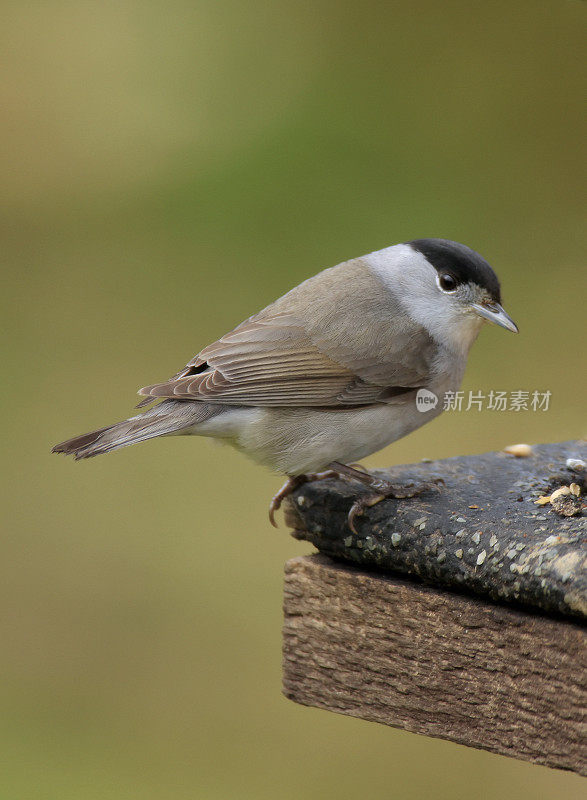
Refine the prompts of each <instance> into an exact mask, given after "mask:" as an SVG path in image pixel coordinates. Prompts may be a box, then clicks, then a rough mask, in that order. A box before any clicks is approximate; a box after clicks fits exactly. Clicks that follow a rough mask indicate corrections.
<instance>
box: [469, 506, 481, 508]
mask: <svg viewBox="0 0 587 800" xmlns="http://www.w3.org/2000/svg"><path fill="white" fill-rule="evenodd" d="M469 508H479V506H469Z"/></svg>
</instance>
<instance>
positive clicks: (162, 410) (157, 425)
mask: <svg viewBox="0 0 587 800" xmlns="http://www.w3.org/2000/svg"><path fill="white" fill-rule="evenodd" d="M219 411H220V407H219V406H212V405H207V404H206V403H199V402H196V401H182V400H163V402H161V403H159V404H158V405H156V406H154V407H153V408H150V409H149V410H148V411H145V412H144V413H143V414H138V415H137V416H136V417H131V418H130V419H125V420H123V421H122V422H117V423H116V424H115V425H109V426H108V427H106V428H100V429H99V430H97V431H91V433H84V434H83V435H82V436H76V437H74V438H73V439H67V441H65V442H61V444H56V445H55V447H54V448H53V449H52V451H51V452H52V453H65V454H66V455H72V456H74V458H75V459H76V461H77V460H79V459H80V458H91V457H92V456H98V455H101V454H102V453H109V452H110V451H111V450H118V448H119V447H126V446H127V445H129V444H136V443H137V442H144V441H145V440H146V439H153V438H154V437H155V436H166V435H168V434H171V433H181V432H182V431H185V430H186V429H187V428H191V427H192V426H193V425H197V424H198V423H200V422H204V421H205V420H207V419H210V417H213V416H215V414H217V413H218V412H219Z"/></svg>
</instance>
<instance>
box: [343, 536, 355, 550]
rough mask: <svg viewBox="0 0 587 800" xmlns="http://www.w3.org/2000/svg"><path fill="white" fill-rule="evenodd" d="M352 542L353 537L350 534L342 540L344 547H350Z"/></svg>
mask: <svg viewBox="0 0 587 800" xmlns="http://www.w3.org/2000/svg"><path fill="white" fill-rule="evenodd" d="M352 543H353V537H352V536H347V537H346V539H345V540H344V546H345V547H350V546H351V545H352Z"/></svg>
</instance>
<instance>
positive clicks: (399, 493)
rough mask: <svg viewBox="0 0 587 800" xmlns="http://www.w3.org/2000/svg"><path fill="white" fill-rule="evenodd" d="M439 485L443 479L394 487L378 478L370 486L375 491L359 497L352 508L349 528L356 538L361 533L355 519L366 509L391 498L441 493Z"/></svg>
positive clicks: (399, 498)
mask: <svg viewBox="0 0 587 800" xmlns="http://www.w3.org/2000/svg"><path fill="white" fill-rule="evenodd" d="M439 483H441V484H444V481H443V480H442V478H438V479H437V480H434V481H432V482H431V483H418V484H407V485H406V486H394V484H392V483H390V482H389V481H386V480H383V479H378V478H377V479H375V480H374V481H373V482H372V483H371V484H370V488H371V489H373V490H374V491H373V492H371V493H369V494H365V495H363V496H362V497H359V498H358V499H357V500H355V502H354V503H353V505H352V506H351V509H350V511H349V514H348V518H347V519H348V526H349V528H350V529H351V531H352V532H353V533H354V534H355V536H358V535H359V533H358V531H357V529H356V527H355V519H356V517H360V516H361V515H362V514H363V512H364V511H365V509H366V508H372V506H375V505H377V503H380V502H381V501H382V500H386V499H387V498H389V497H392V498H394V499H395V500H405V499H407V498H409V497H417V496H418V495H420V494H424V492H428V491H431V490H432V491H436V492H439V491H440V489H439V487H438V484H439Z"/></svg>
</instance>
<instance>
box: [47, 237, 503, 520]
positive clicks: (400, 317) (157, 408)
mask: <svg viewBox="0 0 587 800" xmlns="http://www.w3.org/2000/svg"><path fill="white" fill-rule="evenodd" d="M500 303H501V296H500V286H499V281H498V279H497V276H496V275H495V273H494V271H493V270H492V268H491V267H490V266H489V264H488V263H487V262H486V261H485V260H484V259H483V258H482V257H481V256H480V255H479V254H478V253H476V252H475V251H474V250H471V249H470V248H469V247H466V246H465V245H463V244H459V243H457V242H452V241H449V240H447V239H416V240H414V241H411V242H407V243H404V244H397V245H394V246H393V247H387V248H385V249H383V250H378V251H376V252H374V253H370V254H369V255H366V256H362V257H361V258H355V259H353V260H351V261H345V262H344V263H342V264H339V265H338V266H336V267H332V268H330V269H326V270H324V271H323V272H320V273H318V274H317V275H315V276H314V277H312V278H309V279H308V280H306V281H304V282H303V283H301V284H300V285H299V286H296V287H295V288H294V289H292V290H291V291H290V292H288V293H287V294H285V295H284V296H283V297H280V298H279V300H276V301H275V302H274V303H272V304H271V305H269V306H267V308H264V309H263V310H262V311H260V312H259V313H258V314H255V315H254V316H252V317H249V319H247V320H245V322H243V323H241V324H240V325H238V326H237V327H236V328H235V329H234V330H232V331H231V332H230V333H227V334H226V336H223V337H222V338H221V339H219V340H218V341H217V342H214V344H211V345H209V346H208V347H206V348H204V350H202V351H201V352H200V353H199V354H198V355H197V356H196V357H195V358H193V359H192V360H191V361H190V362H189V364H187V365H186V366H185V368H184V369H183V370H181V372H179V373H178V374H177V375H175V376H174V377H173V378H171V379H169V380H167V381H164V382H163V383H155V384H153V385H151V386H146V387H145V388H143V389H141V390H140V391H139V394H141V395H146V398H145V399H144V400H142V401H141V402H140V403H139V406H138V407H141V406H144V405H148V404H149V403H152V402H153V401H156V400H159V401H160V402H158V403H157V404H156V405H154V406H153V407H151V408H150V409H149V410H147V411H145V412H143V413H141V414H139V415H137V416H134V417H131V418H130V419H127V420H124V421H123V422H118V423H116V424H115V425H110V426H108V427H106V428H100V430H97V431H92V432H91V433H86V434H84V435H83V436H77V437H76V438H74V439H69V440H67V441H65V442H62V443H61V444H58V445H56V446H55V447H54V448H53V452H55V453H67V454H72V455H74V456H75V458H76V459H82V458H90V457H91V456H96V455H99V454H100V453H108V452H110V451H111V450H117V449H118V448H119V447H125V446H126V445H129V444H135V443H136V442H142V441H144V440H145V439H152V438H153V437H155V436H167V435H170V434H181V435H195V436H211V437H214V438H217V439H221V440H224V441H225V442H227V443H229V444H231V445H233V446H234V447H236V448H238V449H239V450H242V451H243V452H244V453H246V454H247V455H249V456H251V458H253V459H254V460H255V461H258V462H260V463H261V464H265V465H266V466H268V467H270V468H272V469H274V470H276V471H278V472H282V473H285V474H286V475H287V476H288V481H287V483H286V484H285V485H284V486H283V487H282V489H281V490H280V492H278V494H276V495H275V497H274V498H273V502H272V505H271V510H270V518H271V521H272V522H273V524H275V522H274V513H275V511H276V510H277V509H278V508H279V506H280V504H281V501H282V500H283V498H284V497H285V496H286V495H287V494H288V493H290V492H291V491H292V490H293V488H295V486H297V485H298V484H299V483H301V482H303V481H304V480H308V479H309V478H310V477H316V474H315V473H316V472H317V471H318V470H327V471H328V472H327V473H322V474H332V473H336V474H338V475H340V476H345V477H348V478H352V479H354V480H358V481H361V482H362V483H363V484H365V485H367V486H368V487H370V489H371V494H369V495H366V496H364V497H362V498H361V500H360V501H357V503H355V505H354V506H353V508H352V509H351V512H350V515H349V523H350V525H351V527H353V529H354V517H355V515H356V514H358V513H361V511H362V509H363V508H365V507H366V506H368V505H373V503H374V502H377V501H378V500H380V499H381V498H382V497H384V496H395V497H398V496H401V497H407V496H413V495H414V494H416V493H419V491H420V489H417V488H416V489H414V488H412V489H411V490H410V489H409V488H408V489H405V488H404V489H401V488H400V489H398V487H396V486H394V485H393V484H391V483H389V482H388V481H384V480H382V479H380V478H377V477H375V476H373V475H370V474H369V473H366V472H364V471H361V470H360V469H356V468H354V467H352V466H349V464H351V463H352V462H356V461H358V460H359V459H361V458H364V457H365V456H368V455H370V454H371V453H374V452H375V451H376V450H380V449H381V448H382V447H385V446H386V445H388V444H391V442H395V441H396V440H397V439H400V438H401V437H402V436H405V435H406V434H408V433H411V432H412V431H414V430H415V429H416V428H419V427H420V426H421V425H423V424H424V423H425V422H428V421H429V420H431V419H433V418H434V417H436V416H438V414H440V413H441V411H442V410H443V406H444V397H445V394H446V393H447V392H454V391H456V390H457V389H458V387H459V385H460V383H461V379H462V377H463V373H464V370H465V365H466V362H467V356H468V353H469V349H470V347H471V345H472V344H473V342H474V341H475V339H476V338H477V335H478V333H479V331H480V329H481V326H482V324H483V322H484V321H489V322H493V323H495V324H497V325H500V326H501V327H503V328H506V329H507V330H510V331H513V332H514V333H517V330H518V329H517V327H516V325H515V324H514V322H513V321H512V319H511V318H510V317H509V316H508V315H507V314H506V312H505V311H504V309H503V308H502V306H501V304H500ZM419 390H427V392H428V393H431V394H427V393H426V392H424V395H425V396H426V397H427V398H432V399H433V398H434V396H435V397H436V398H438V401H437V402H436V404H430V405H429V406H428V407H429V410H426V411H422V410H421V408H420V407H419V406H418V404H417V402H416V399H417V395H418V392H419Z"/></svg>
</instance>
